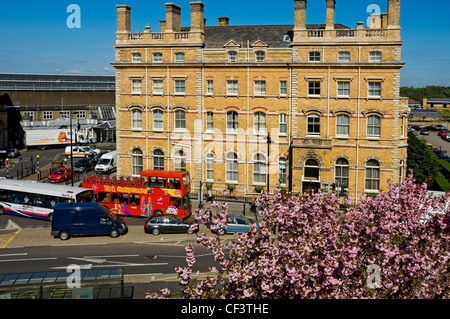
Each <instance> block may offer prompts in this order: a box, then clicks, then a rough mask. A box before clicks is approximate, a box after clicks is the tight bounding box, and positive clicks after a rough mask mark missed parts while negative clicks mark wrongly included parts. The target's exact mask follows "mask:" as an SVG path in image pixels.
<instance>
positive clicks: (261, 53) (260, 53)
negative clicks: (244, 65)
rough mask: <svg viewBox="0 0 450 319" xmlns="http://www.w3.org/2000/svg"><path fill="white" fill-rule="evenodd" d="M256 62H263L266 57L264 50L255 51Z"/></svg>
mask: <svg viewBox="0 0 450 319" xmlns="http://www.w3.org/2000/svg"><path fill="white" fill-rule="evenodd" d="M255 55H256V62H264V61H265V59H266V52H264V51H256V53H255Z"/></svg>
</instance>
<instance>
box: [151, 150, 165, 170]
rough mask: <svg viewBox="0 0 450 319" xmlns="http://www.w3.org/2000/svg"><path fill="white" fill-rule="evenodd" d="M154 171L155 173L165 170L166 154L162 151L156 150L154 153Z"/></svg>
mask: <svg viewBox="0 0 450 319" xmlns="http://www.w3.org/2000/svg"><path fill="white" fill-rule="evenodd" d="M153 169H154V170H155V171H163V170H164V152H163V151H162V150H155V151H154V152H153Z"/></svg>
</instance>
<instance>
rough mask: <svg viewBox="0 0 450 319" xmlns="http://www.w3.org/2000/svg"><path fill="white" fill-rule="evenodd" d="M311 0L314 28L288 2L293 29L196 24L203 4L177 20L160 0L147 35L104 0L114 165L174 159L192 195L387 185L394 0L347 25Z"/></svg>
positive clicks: (397, 43) (394, 133)
mask: <svg viewBox="0 0 450 319" xmlns="http://www.w3.org/2000/svg"><path fill="white" fill-rule="evenodd" d="M324 1H326V4H327V6H326V24H324V25H310V24H307V23H306V11H307V0H294V6H293V11H292V13H293V18H294V21H295V24H294V25H258V26H233V25H232V24H230V19H229V18H228V17H219V18H218V26H206V25H205V18H204V9H205V5H204V4H203V3H201V2H198V1H197V2H191V3H190V4H191V26H190V27H181V7H179V6H178V5H176V4H173V3H166V17H165V20H162V21H161V25H160V32H153V31H152V30H151V27H150V26H148V25H147V26H146V27H145V31H144V32H142V33H141V32H131V7H129V6H126V5H118V6H117V25H118V26H117V41H116V45H115V47H116V61H115V63H113V65H114V67H115V68H116V78H117V80H116V83H117V92H116V101H117V112H116V113H117V150H118V154H119V157H120V160H119V167H118V174H119V175H125V176H135V175H139V173H140V172H141V171H142V170H146V169H164V170H184V169H186V170H188V171H190V173H191V178H192V180H193V181H194V184H193V189H194V191H198V188H199V185H200V181H202V182H203V183H209V185H212V188H213V191H223V190H225V189H227V188H230V189H233V192H234V193H236V194H239V195H242V194H245V195H248V194H254V193H256V192H257V191H261V189H265V188H266V187H267V185H269V188H270V190H273V189H274V188H275V187H277V186H281V187H286V188H288V189H291V190H292V191H293V192H302V191H306V190H308V189H310V188H323V189H324V190H325V191H328V190H330V189H331V187H332V186H334V187H335V188H337V189H341V187H342V190H345V191H346V192H347V194H348V195H350V196H351V197H352V198H359V197H360V196H361V195H362V194H364V193H377V192H379V191H381V190H386V189H387V186H388V181H392V182H393V183H398V182H399V181H400V180H401V179H402V178H403V177H404V175H405V169H404V168H405V167H406V157H407V152H406V149H407V119H408V112H409V108H408V104H407V100H406V99H404V98H402V97H400V69H401V68H402V66H403V65H404V63H402V62H401V46H402V41H401V35H400V32H401V28H400V0H388V12H387V13H381V14H373V15H371V16H370V26H369V27H365V26H364V23H363V22H357V26H356V27H355V28H350V27H347V26H344V25H342V24H336V23H335V21H334V20H335V19H334V16H335V5H336V1H335V0H324ZM268 10H270V8H268ZM324 14H325V12H324ZM288 18H289V17H288ZM269 141H270V143H268V142H269Z"/></svg>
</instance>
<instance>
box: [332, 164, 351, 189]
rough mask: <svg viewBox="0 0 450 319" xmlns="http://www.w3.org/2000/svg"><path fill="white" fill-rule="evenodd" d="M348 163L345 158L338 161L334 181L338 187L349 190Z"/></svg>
mask: <svg viewBox="0 0 450 319" xmlns="http://www.w3.org/2000/svg"><path fill="white" fill-rule="evenodd" d="M348 171H349V170H348V161H347V159H345V158H340V159H338V160H337V161H336V166H335V169H334V180H335V183H336V187H344V188H348Z"/></svg>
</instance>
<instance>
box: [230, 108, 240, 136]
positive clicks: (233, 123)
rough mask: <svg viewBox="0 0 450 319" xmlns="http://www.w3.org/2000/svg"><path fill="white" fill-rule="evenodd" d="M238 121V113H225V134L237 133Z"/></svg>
mask: <svg viewBox="0 0 450 319" xmlns="http://www.w3.org/2000/svg"><path fill="white" fill-rule="evenodd" d="M238 119H239V118H238V112H236V111H230V112H227V132H237V130H238V124H239V120H238Z"/></svg>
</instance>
